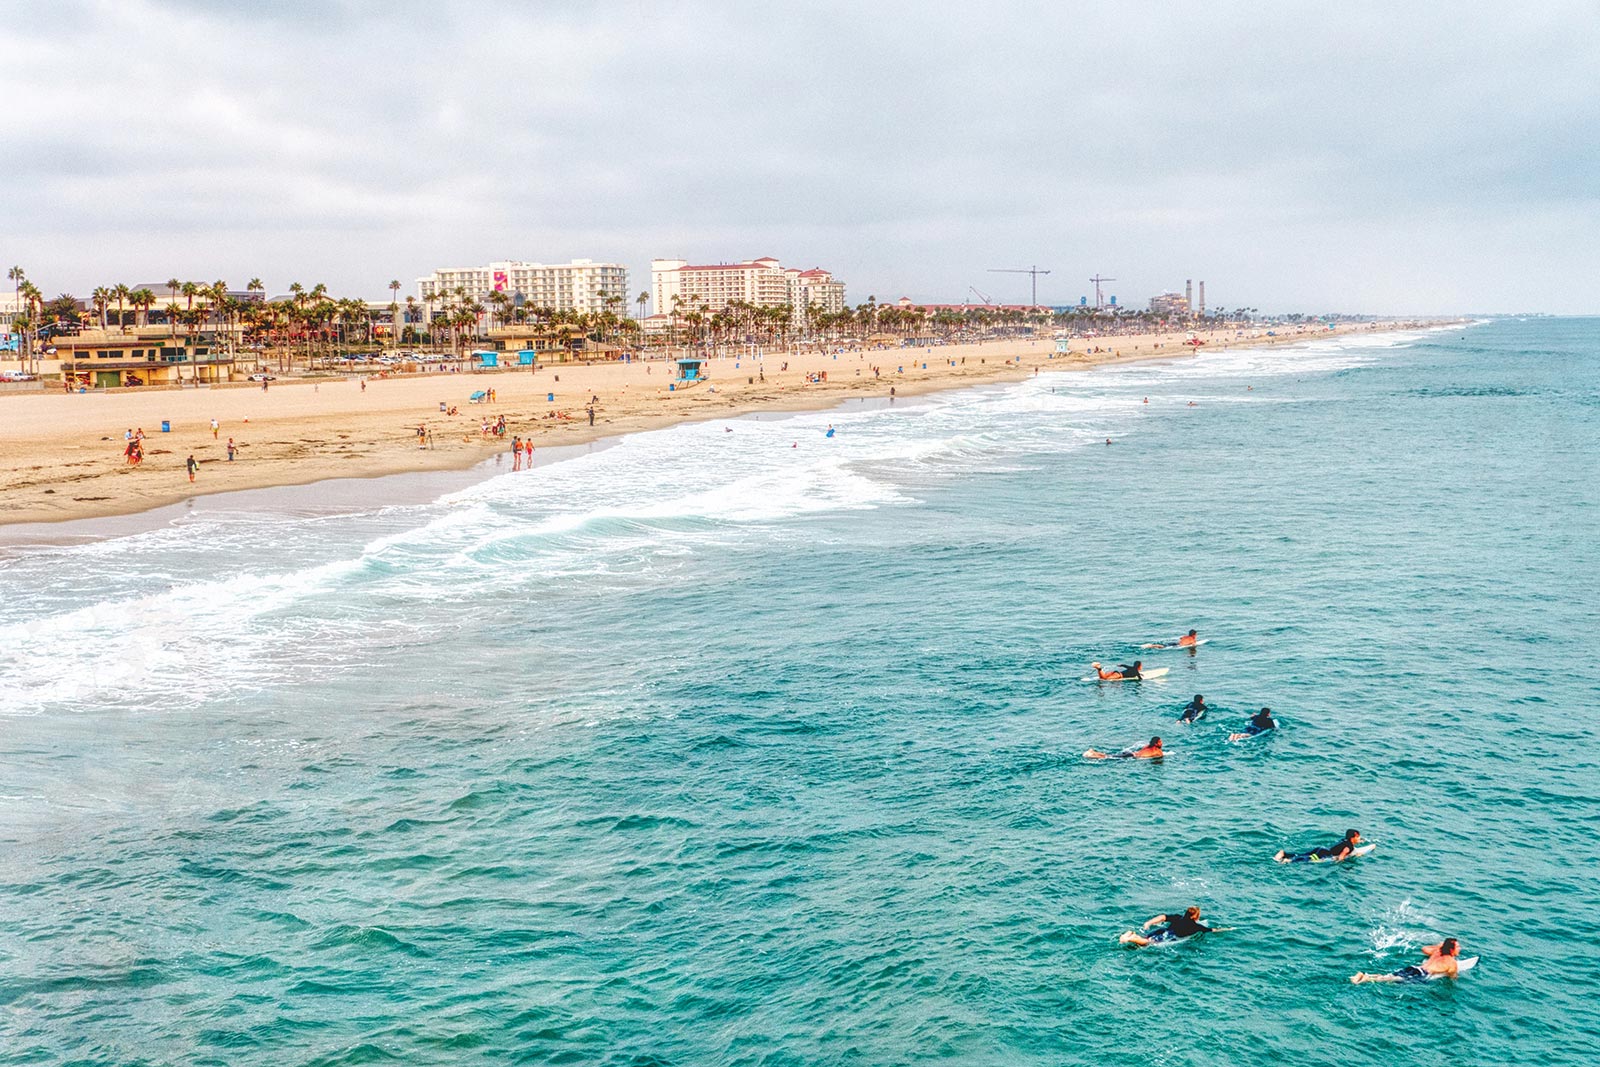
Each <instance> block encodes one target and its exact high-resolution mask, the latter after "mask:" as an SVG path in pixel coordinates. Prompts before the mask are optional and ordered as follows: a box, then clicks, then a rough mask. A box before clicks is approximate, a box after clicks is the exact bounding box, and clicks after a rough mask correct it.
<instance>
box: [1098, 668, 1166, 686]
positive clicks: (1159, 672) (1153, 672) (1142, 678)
mask: <svg viewBox="0 0 1600 1067" xmlns="http://www.w3.org/2000/svg"><path fill="white" fill-rule="evenodd" d="M1171 670H1172V668H1171V667H1151V668H1150V669H1149V670H1147V671H1141V672H1140V673H1139V677H1137V678H1101V677H1100V676H1099V675H1097V674H1091V675H1088V676H1087V677H1085V678H1084V679H1083V681H1085V682H1148V681H1149V680H1150V679H1152V678H1162V677H1165V676H1166V674H1167V673H1168V672H1169V671H1171Z"/></svg>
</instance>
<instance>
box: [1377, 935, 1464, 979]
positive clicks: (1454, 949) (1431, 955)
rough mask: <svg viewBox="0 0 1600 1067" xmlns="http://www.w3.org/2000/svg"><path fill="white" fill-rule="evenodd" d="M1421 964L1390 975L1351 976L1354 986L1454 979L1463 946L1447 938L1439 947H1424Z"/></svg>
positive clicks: (1451, 938) (1453, 939)
mask: <svg viewBox="0 0 1600 1067" xmlns="http://www.w3.org/2000/svg"><path fill="white" fill-rule="evenodd" d="M1422 955H1423V956H1424V957H1425V958H1424V959H1423V961H1422V962H1421V963H1418V964H1413V965H1412V966H1410V967H1402V968H1400V969H1399V970H1398V971H1393V972H1391V973H1389V974H1367V973H1366V972H1364V971H1357V972H1356V973H1355V974H1352V975H1351V976H1350V982H1351V984H1352V985H1360V984H1361V983H1362V982H1426V981H1428V980H1429V979H1431V978H1454V977H1455V976H1456V974H1457V973H1458V968H1459V964H1460V956H1461V944H1460V942H1458V941H1457V940H1456V939H1455V938H1453V937H1447V938H1445V939H1444V940H1443V941H1441V942H1439V943H1438V944H1437V945H1423V946H1422Z"/></svg>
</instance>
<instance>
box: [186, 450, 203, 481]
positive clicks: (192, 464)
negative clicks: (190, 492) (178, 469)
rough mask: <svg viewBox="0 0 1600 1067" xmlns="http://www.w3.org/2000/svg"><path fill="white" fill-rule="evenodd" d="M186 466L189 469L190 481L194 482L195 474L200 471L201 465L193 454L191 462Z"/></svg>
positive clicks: (190, 457)
mask: <svg viewBox="0 0 1600 1067" xmlns="http://www.w3.org/2000/svg"><path fill="white" fill-rule="evenodd" d="M184 466H185V467H188V468H189V480H190V481H191V482H192V481H194V472H195V471H197V470H199V469H200V464H199V462H198V461H196V460H195V458H194V453H193V452H190V453H189V461H188V462H187V463H185V464H184Z"/></svg>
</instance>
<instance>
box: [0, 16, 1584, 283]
mask: <svg viewBox="0 0 1600 1067" xmlns="http://www.w3.org/2000/svg"><path fill="white" fill-rule="evenodd" d="M0 18H3V19H4V22H3V24H4V25H6V26H7V27H8V28H9V32H11V34H12V42H11V43H12V47H11V48H10V49H9V56H10V59H9V61H8V63H6V64H5V65H4V66H0V107H3V108H4V114H5V115H6V116H7V126H8V129H9V130H10V137H9V139H8V144H9V146H10V147H9V148H8V149H7V152H6V155H5V162H4V164H3V165H0V257H3V258H5V259H7V261H8V262H18V263H22V264H24V265H25V266H27V267H28V269H29V272H30V276H32V277H34V278H35V279H36V280H37V282H38V283H39V284H40V285H41V286H42V287H44V288H46V289H47V290H49V291H52V292H55V291H63V290H65V291H72V292H85V291H87V290H89V289H90V288H92V287H94V286H95V285H99V284H105V283H107V282H112V281H116V280H133V279H135V278H148V277H167V276H169V275H171V274H173V273H176V274H179V275H182V276H190V275H192V276H194V277H206V278H214V277H218V276H220V277H227V278H234V277H239V278H244V277H248V276H251V275H260V276H262V277H263V278H265V279H267V281H268V285H269V288H273V289H274V290H276V289H281V288H283V287H285V286H287V284H288V283H289V282H290V281H291V280H298V281H302V282H305V283H307V284H310V283H311V282H313V281H325V282H327V283H328V284H329V285H330V287H332V288H333V289H335V290H336V291H340V292H352V293H364V294H369V295H378V296H383V295H386V292H385V290H384V286H385V285H386V284H387V281H388V279H389V278H391V277H399V278H401V279H402V280H404V281H406V282H407V283H408V284H409V280H410V279H412V278H414V277H416V276H418V275H419V274H423V273H426V272H428V271H430V270H431V269H433V268H434V267H436V266H441V265H458V264H467V263H477V262H486V261H488V260H489V259H492V258H525V259H544V260H557V261H559V260H564V259H566V258H569V257H573V256H590V257H593V258H604V259H618V260H621V261H623V262H625V263H628V264H630V265H631V266H632V267H633V269H634V272H635V277H634V279H633V281H634V286H635V288H643V287H645V283H646V278H645V276H644V271H645V270H646V269H647V265H648V261H649V259H650V258H652V257H653V256H658V255H685V256H689V257H692V258H697V259H711V260H718V259H722V260H728V259H735V258H742V257H745V256H751V255H762V254H772V255H777V256H779V257H780V258H782V259H784V260H785V261H788V262H795V263H802V264H805V265H815V264H821V265H826V266H828V267H830V268H832V269H834V270H836V271H837V272H839V273H840V274H841V276H843V277H844V278H845V280H846V281H847V283H849V285H850V294H851V297H852V299H864V298H865V296H866V295H867V294H868V293H869V292H870V293H873V294H875V295H877V296H879V297H880V298H885V297H886V296H888V295H889V294H891V293H892V294H893V295H900V294H901V293H905V294H907V295H911V296H914V297H918V298H929V299H959V298H960V297H961V296H962V295H963V294H964V293H966V292H967V287H968V286H969V285H972V284H977V285H978V286H979V287H980V288H984V289H985V290H986V291H993V292H994V295H996V296H997V297H1004V298H1008V299H1020V298H1021V297H1022V295H1023V294H1024V292H1025V289H1024V288H1023V287H1025V286H1026V284H1027V279H1026V278H1025V277H1024V278H1021V279H1020V281H1019V280H1017V279H1012V278H1006V277H1002V276H999V275H991V274H986V273H985V271H986V269H987V268H990V267H1000V266H1023V265H1027V264H1030V263H1038V264H1040V265H1041V266H1048V267H1051V268H1053V270H1054V273H1053V274H1052V275H1050V276H1049V277H1048V278H1044V279H1041V288H1040V295H1041V297H1043V298H1047V299H1051V300H1055V301H1063V302H1064V301H1069V300H1073V299H1076V297H1077V296H1078V295H1079V294H1081V293H1083V292H1086V291H1087V288H1088V286H1087V280H1086V279H1087V277H1088V275H1090V274H1092V273H1094V272H1096V271H1103V272H1105V273H1108V274H1114V275H1116V276H1117V278H1118V279H1119V282H1118V285H1117V287H1116V288H1117V289H1118V290H1119V293H1120V294H1121V295H1122V298H1123V300H1124V301H1125V302H1128V303H1137V302H1142V300H1143V299H1144V298H1145V297H1147V296H1148V295H1149V294H1151V293H1154V292H1157V291H1160V290H1161V289H1164V288H1173V287H1177V286H1179V285H1181V283H1182V281H1183V279H1184V278H1188V277H1193V278H1197V279H1198V278H1200V277H1206V278H1207V279H1208V282H1209V285H1208V293H1209V294H1210V295H1212V299H1213V302H1214V303H1222V304H1228V305H1233V304H1252V305H1254V306H1258V307H1278V308H1299V309H1307V310H1321V309H1329V308H1341V309H1350V310H1376V311H1384V310H1419V311H1442V310H1452V309H1487V308H1500V307H1523V306H1526V307H1547V308H1551V309H1555V310H1587V309H1590V308H1591V307H1592V302H1593V298H1592V296H1591V295H1590V293H1589V291H1588V289H1589V286H1588V284H1587V279H1588V278H1591V277H1593V276H1594V275H1595V273H1596V270H1595V268H1596V267H1597V266H1600V262H1597V260H1600V252H1597V251H1596V249H1600V240H1597V238H1600V232H1597V221H1600V210H1597V202H1596V194H1595V192H1594V190H1593V185H1592V179H1591V175H1592V174H1593V173H1595V169H1596V168H1595V164H1596V162H1597V161H1596V159H1595V155H1596V149H1595V147H1594V146H1595V145H1596V144H1600V137H1597V134H1600V91H1597V89H1596V87H1595V82H1594V79H1593V77H1592V74H1591V72H1592V70H1594V69H1596V67H1597V66H1600V36H1597V35H1595V34H1592V33H1588V32H1585V30H1586V28H1587V27H1588V26H1589V25H1590V24H1591V21H1592V19H1591V13H1590V10H1589V7H1588V5H1587V4H1584V3H1576V2H1574V3H1565V4H1564V3H1549V4H1544V5H1540V6H1538V7H1537V8H1536V9H1533V10H1517V11H1510V10H1502V9H1498V8H1494V7H1490V6H1487V5H1483V6H1478V5H1457V4H1445V3H1442V2H1433V3H1418V4H1412V5H1403V6H1402V7H1401V8H1397V6H1396V5H1392V4H1378V3H1365V2H1361V3H1352V4H1344V5H1327V6H1324V7H1322V8H1311V7H1309V6H1306V5H1259V4H1245V3H1231V2H1217V3H1212V4H1208V5H1204V6H1199V5H1172V4H1159V3H1118V4H1110V3H1076V4H1070V5H1053V6H1049V7H1046V6H1040V5H1016V6H1006V5H1002V6H994V5H991V6H989V7H986V8H982V9H979V8H974V7H971V6H970V5H963V6H957V5H937V4H934V5H930V4H912V3H880V4H868V5H862V4H855V5H846V4H843V3H832V2H826V0H824V2H819V3H814V4H810V5H803V6H799V7H794V6H788V7H774V6H772V5H717V4H694V3H685V4H643V3H639V4H616V3H612V4H597V5H582V6H580V5H565V4H563V5H556V4H507V3H501V4H476V3H449V4H439V3H431V4H425V3H416V2H412V0H394V2H391V3H386V4H382V5H369V4H362V3H354V2H347V3H327V2H316V3H311V2H304V3H296V2H291V3H284V2H277V3H272V4H260V3H245V2H239V3H220V4H219V3H201V2H198V0H196V2H178V0H165V2H161V0H134V2H121V3H114V2H109V0H107V2H79V3H64V4H59V5H51V10H50V12H49V14H48V16H41V14H40V13H39V11H38V9H37V8H36V7H35V6H34V5H32V4H26V3H23V2H22V0H10V2H8V0H0ZM1513 265H1514V267H1515V269H1511V268H1512V267H1513ZM1013 283H1015V284H1014V285H1013ZM1012 290H1014V291H1012Z"/></svg>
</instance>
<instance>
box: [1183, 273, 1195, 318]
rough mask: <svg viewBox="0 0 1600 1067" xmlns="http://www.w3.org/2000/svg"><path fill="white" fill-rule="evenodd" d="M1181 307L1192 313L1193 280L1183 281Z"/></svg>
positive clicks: (1186, 279)
mask: <svg viewBox="0 0 1600 1067" xmlns="http://www.w3.org/2000/svg"><path fill="white" fill-rule="evenodd" d="M1183 306H1184V307H1185V308H1187V309H1188V310H1189V311H1190V312H1193V311H1194V279H1193V278H1185V279H1184V280H1183Z"/></svg>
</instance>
